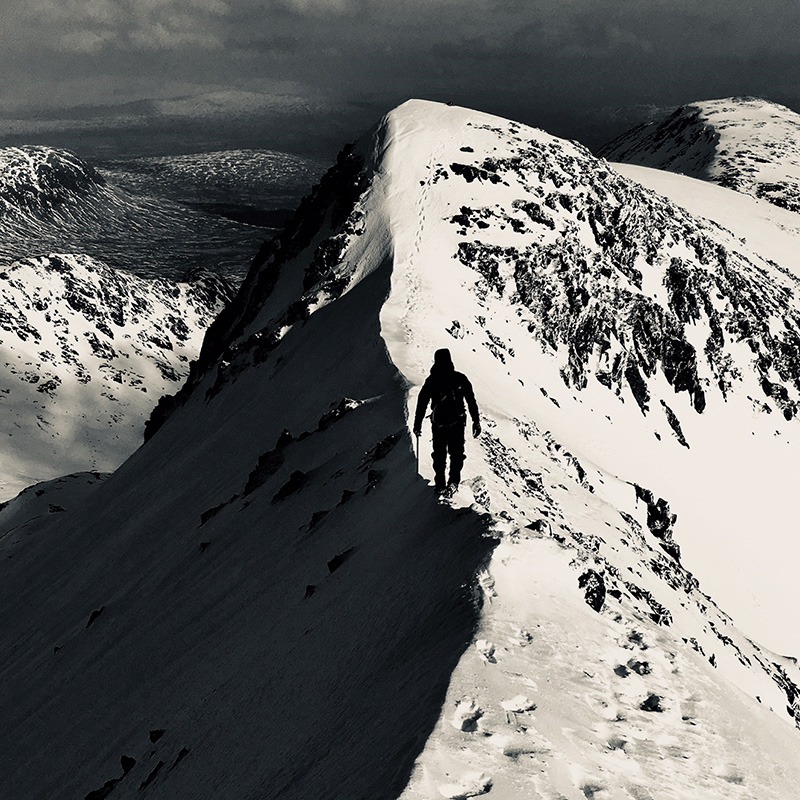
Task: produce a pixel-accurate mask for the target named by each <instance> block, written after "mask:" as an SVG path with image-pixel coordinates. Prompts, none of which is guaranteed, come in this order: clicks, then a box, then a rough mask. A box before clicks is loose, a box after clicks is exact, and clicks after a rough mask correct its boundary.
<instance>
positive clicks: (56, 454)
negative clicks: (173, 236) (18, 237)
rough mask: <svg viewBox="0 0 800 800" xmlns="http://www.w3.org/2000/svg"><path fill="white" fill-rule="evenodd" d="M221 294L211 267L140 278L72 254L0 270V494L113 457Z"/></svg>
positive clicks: (190, 348) (135, 433)
mask: <svg viewBox="0 0 800 800" xmlns="http://www.w3.org/2000/svg"><path fill="white" fill-rule="evenodd" d="M231 294H232V287H231V285H230V284H229V283H228V282H227V281H225V280H224V279H222V278H219V277H218V276H215V275H213V274H211V273H197V274H195V275H194V276H192V277H191V279H190V280H189V281H188V282H184V283H173V282H171V281H168V280H163V279H162V280H148V279H143V278H139V277H136V276H134V275H131V274H130V273H126V272H122V271H117V270H113V269H111V268H110V267H107V266H106V265H104V264H102V263H100V262H97V261H94V260H92V259H91V258H89V257H88V256H82V255H56V254H53V255H50V256H48V257H42V258H30V259H25V260H22V261H17V262H14V263H12V264H10V265H7V266H4V267H3V268H2V269H0V359H1V360H2V364H3V365H4V366H3V372H2V380H1V381H0V408H2V416H3V423H4V427H3V433H4V436H5V437H6V441H5V442H4V450H3V452H4V457H3V462H2V469H0V498H2V499H5V498H8V497H9V496H12V495H13V494H16V493H17V492H18V491H20V489H22V488H23V487H24V486H27V485H29V484H31V483H34V482H37V481H42V480H45V479H48V478H53V477H55V476H58V475H63V474H65V473H67V472H74V471H77V470H79V469H99V470H102V471H108V470H111V469H113V468H115V467H116V466H117V465H118V464H119V463H121V462H122V461H123V460H124V459H125V458H126V457H127V456H128V455H129V454H130V453H131V452H133V450H135V449H136V447H137V446H138V445H139V443H140V442H141V436H142V429H143V424H144V418H145V417H146V416H147V414H148V413H149V411H150V409H151V408H152V407H153V405H154V404H155V402H156V401H157V400H158V398H159V397H160V396H161V395H162V394H163V393H164V392H166V391H169V390H170V389H171V387H173V386H175V385H176V384H179V383H180V382H181V381H182V380H183V378H184V377H185V375H186V374H187V371H188V366H189V361H190V360H191V359H193V358H195V357H196V355H197V352H198V350H199V346H200V341H201V338H202V335H203V333H204V331H205V329H206V327H207V326H208V325H209V323H210V322H211V319H212V318H213V317H214V316H215V314H216V313H217V312H218V311H219V310H220V309H221V308H222V306H223V305H224V304H225V302H227V301H228V300H229V299H230V297H231Z"/></svg>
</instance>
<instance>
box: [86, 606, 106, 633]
mask: <svg viewBox="0 0 800 800" xmlns="http://www.w3.org/2000/svg"><path fill="white" fill-rule="evenodd" d="M105 610H106V607H105V606H100V608H96V609H95V610H94V611H92V613H91V614H89V620H88V621H87V623H86V627H87V628H89V627H91V626H92V625H93V624H94V623H95V621H96V620H97V618H98V617H99V616H100V615H101V614H102V613H103V612H104V611H105Z"/></svg>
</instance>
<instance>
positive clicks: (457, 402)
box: [431, 376, 466, 426]
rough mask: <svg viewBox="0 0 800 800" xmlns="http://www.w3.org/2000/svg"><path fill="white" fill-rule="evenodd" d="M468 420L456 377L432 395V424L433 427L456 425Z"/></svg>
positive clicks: (435, 390) (437, 388)
mask: <svg viewBox="0 0 800 800" xmlns="http://www.w3.org/2000/svg"><path fill="white" fill-rule="evenodd" d="M465 420H466V414H465V413H464V396H463V394H462V393H461V386H460V385H459V382H458V380H457V379H456V377H455V376H453V378H452V379H451V380H449V381H447V382H446V383H445V384H444V385H443V386H441V387H439V386H437V387H436V389H434V391H433V392H432V393H431V423H432V424H433V425H439V426H442V425H455V424H456V423H459V422H460V423H463V422H464V421H465Z"/></svg>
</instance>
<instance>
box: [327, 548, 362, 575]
mask: <svg viewBox="0 0 800 800" xmlns="http://www.w3.org/2000/svg"><path fill="white" fill-rule="evenodd" d="M355 551H356V548H355V547H348V548H347V550H344V551H343V552H341V553H338V554H337V555H335V556H334V557H333V558H332V559H331V560H330V561H329V562H328V572H329V573H331V574H333V573H334V572H336V570H337V569H339V567H341V566H342V564H344V563H345V561H347V560H348V559H349V558H351V556H352V555H353V553H355Z"/></svg>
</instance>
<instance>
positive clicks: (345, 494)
mask: <svg viewBox="0 0 800 800" xmlns="http://www.w3.org/2000/svg"><path fill="white" fill-rule="evenodd" d="M355 494H356V493H355V492H352V491H350V489H345V490H344V491H343V492H342V498H341V500H339V502H338V503H337V505H340V506H343V505H344V504H345V503H346V502H347V501H348V500H350V498H352V497H354V496H355Z"/></svg>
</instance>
